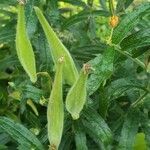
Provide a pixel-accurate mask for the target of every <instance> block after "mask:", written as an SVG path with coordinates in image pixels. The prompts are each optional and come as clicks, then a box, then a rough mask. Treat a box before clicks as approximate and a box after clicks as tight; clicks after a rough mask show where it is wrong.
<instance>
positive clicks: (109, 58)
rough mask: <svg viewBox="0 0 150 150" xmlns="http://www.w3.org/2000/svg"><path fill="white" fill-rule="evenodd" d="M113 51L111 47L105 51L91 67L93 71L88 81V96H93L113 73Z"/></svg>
mask: <svg viewBox="0 0 150 150" xmlns="http://www.w3.org/2000/svg"><path fill="white" fill-rule="evenodd" d="M114 55H115V50H114V48H113V47H108V48H107V49H105V51H104V54H103V56H102V59H99V61H98V62H97V63H96V64H94V65H92V64H91V65H92V67H93V68H94V69H95V71H93V73H92V74H91V76H90V78H89V80H88V86H87V88H88V94H89V95H91V94H93V93H94V92H95V91H96V90H97V89H98V88H99V86H100V85H101V84H102V82H104V81H105V80H107V79H108V78H109V77H110V76H111V75H112V72H113V61H114ZM95 59H96V58H95Z"/></svg>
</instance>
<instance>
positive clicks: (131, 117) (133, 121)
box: [118, 110, 140, 150]
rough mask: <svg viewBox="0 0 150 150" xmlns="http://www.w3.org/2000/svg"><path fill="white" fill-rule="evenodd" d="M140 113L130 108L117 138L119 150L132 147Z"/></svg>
mask: <svg viewBox="0 0 150 150" xmlns="http://www.w3.org/2000/svg"><path fill="white" fill-rule="evenodd" d="M139 121H140V113H139V112H138V111H137V110H130V111H129V113H128V114H127V116H126V118H125V122H124V124H123V128H122V131H121V137H120V140H119V147H118V149H119V150H127V149H133V144H134V140H135V136H136V133H137V132H138V127H139Z"/></svg>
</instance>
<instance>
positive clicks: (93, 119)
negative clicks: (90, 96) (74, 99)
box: [82, 108, 112, 146]
mask: <svg viewBox="0 0 150 150" xmlns="http://www.w3.org/2000/svg"><path fill="white" fill-rule="evenodd" d="M83 116H84V119H83V120H82V122H83V126H84V129H85V132H87V133H88V134H89V136H90V137H92V138H93V139H95V142H97V143H100V142H102V143H103V144H104V145H105V146H107V145H108V144H110V143H111V140H112V133H111V130H110V129H109V127H108V125H107V124H106V122H105V121H104V120H103V118H102V117H101V116H100V115H99V114H98V113H97V112H96V111H95V110H94V109H92V108H87V109H86V110H84V112H83Z"/></svg>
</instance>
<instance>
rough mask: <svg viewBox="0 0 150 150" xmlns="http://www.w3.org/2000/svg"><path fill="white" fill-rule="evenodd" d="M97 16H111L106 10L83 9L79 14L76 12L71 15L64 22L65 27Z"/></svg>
mask: <svg viewBox="0 0 150 150" xmlns="http://www.w3.org/2000/svg"><path fill="white" fill-rule="evenodd" d="M90 16H91V17H96V16H109V12H107V11H104V10H91V9H90V10H83V11H81V12H79V13H78V14H75V15H73V16H71V17H69V18H68V19H67V20H66V21H65V22H64V23H63V28H68V27H70V26H72V25H74V24H76V23H79V22H83V21H84V20H87V19H88V18H89V17H90Z"/></svg>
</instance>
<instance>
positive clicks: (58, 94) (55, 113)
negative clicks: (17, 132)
mask: <svg viewBox="0 0 150 150" xmlns="http://www.w3.org/2000/svg"><path fill="white" fill-rule="evenodd" d="M63 63H64V62H63V60H62V58H60V59H59V61H58V64H57V67H56V74H55V79H54V83H53V87H52V91H51V95H50V98H49V102H48V109H47V120H48V139H49V142H50V147H51V149H54V150H57V149H58V147H59V144H60V141H61V137H62V132H63V124H64V104H63V93H62V72H63V71H62V69H63Z"/></svg>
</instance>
